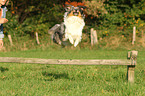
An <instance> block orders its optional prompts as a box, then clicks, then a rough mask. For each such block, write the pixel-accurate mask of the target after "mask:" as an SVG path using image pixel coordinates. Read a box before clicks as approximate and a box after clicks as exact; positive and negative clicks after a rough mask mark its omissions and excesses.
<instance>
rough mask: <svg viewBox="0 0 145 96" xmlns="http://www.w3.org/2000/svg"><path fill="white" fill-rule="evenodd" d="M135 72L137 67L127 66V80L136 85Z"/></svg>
mask: <svg viewBox="0 0 145 96" xmlns="http://www.w3.org/2000/svg"><path fill="white" fill-rule="evenodd" d="M134 71H135V65H133V66H132V65H128V66H127V78H128V81H129V82H130V83H134Z"/></svg>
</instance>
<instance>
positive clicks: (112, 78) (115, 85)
mask: <svg viewBox="0 0 145 96" xmlns="http://www.w3.org/2000/svg"><path fill="white" fill-rule="evenodd" d="M0 56H2V57H25V58H52V59H56V58H57V59H60V58H61V59H126V57H127V51H105V50H89V49H82V50H79V49H73V50H69V49H59V50H55V49H47V50H39V49H38V50H27V51H16V52H5V53H4V52H1V53H0ZM144 57H145V52H143V51H142V52H141V51H140V52H139V55H138V58H137V59H138V62H137V63H138V64H137V66H136V69H135V83H134V84H129V83H128V82H127V79H126V77H127V74H126V73H127V66H100V65H99V66H76V65H39V64H19V63H0V86H1V87H0V90H1V91H0V95H1V96H144V95H145V70H144V69H145V67H144V64H145V63H144Z"/></svg>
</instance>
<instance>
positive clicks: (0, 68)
mask: <svg viewBox="0 0 145 96" xmlns="http://www.w3.org/2000/svg"><path fill="white" fill-rule="evenodd" d="M8 70H9V69H8V68H4V67H0V71H1V72H5V71H8Z"/></svg>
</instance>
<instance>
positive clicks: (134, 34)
mask: <svg viewBox="0 0 145 96" xmlns="http://www.w3.org/2000/svg"><path fill="white" fill-rule="evenodd" d="M135 36H136V27H135V26H134V27H133V37H132V45H134V42H135Z"/></svg>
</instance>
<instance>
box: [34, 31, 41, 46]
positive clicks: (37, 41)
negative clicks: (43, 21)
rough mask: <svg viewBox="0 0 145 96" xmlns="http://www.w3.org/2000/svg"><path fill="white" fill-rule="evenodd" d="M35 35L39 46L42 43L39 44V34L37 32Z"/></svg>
mask: <svg viewBox="0 0 145 96" xmlns="http://www.w3.org/2000/svg"><path fill="white" fill-rule="evenodd" d="M35 35H36V41H37V44H40V42H39V38H38V32H36V33H35Z"/></svg>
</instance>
